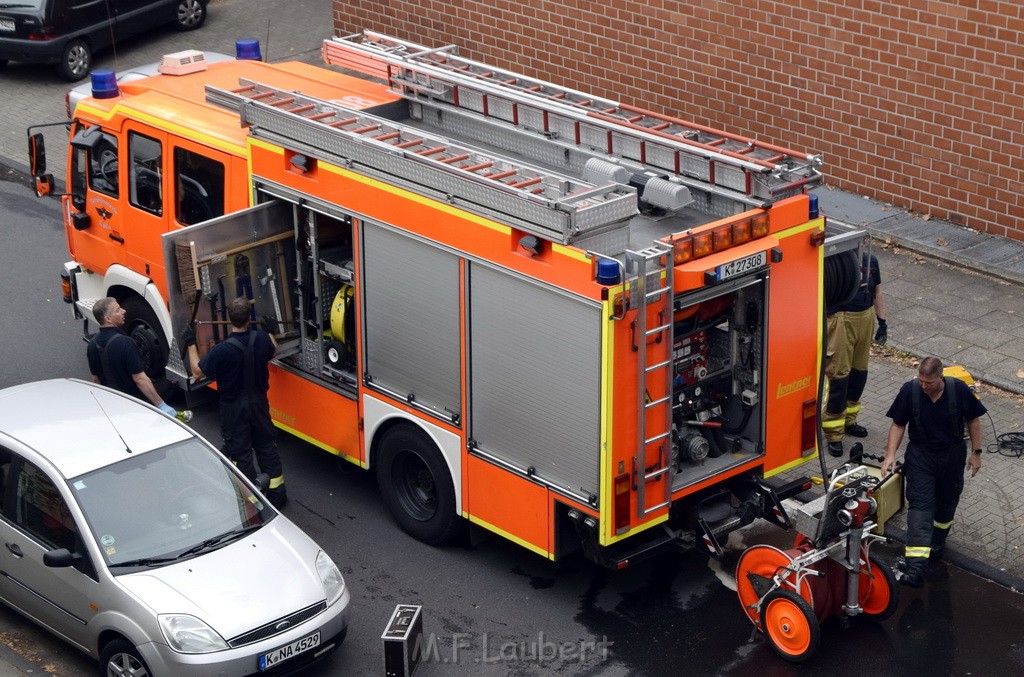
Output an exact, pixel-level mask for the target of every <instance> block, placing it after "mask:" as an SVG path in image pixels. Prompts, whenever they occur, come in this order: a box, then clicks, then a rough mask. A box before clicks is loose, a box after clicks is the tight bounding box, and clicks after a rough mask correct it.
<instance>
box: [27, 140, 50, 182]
mask: <svg viewBox="0 0 1024 677" xmlns="http://www.w3.org/2000/svg"><path fill="white" fill-rule="evenodd" d="M28 164H29V170H30V171H31V173H32V188H33V190H35V193H36V197H44V196H46V195H49V194H50V193H52V192H53V175H52V174H47V173H46V143H45V142H44V141H43V135H42V134H33V135H31V136H30V137H28Z"/></svg>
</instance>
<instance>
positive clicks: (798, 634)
mask: <svg viewBox="0 0 1024 677" xmlns="http://www.w3.org/2000/svg"><path fill="white" fill-rule="evenodd" d="M761 629H762V630H763V631H764V635H765V637H767V638H768V643H769V644H771V645H772V649H774V650H775V653H777V654H779V655H780V656H782V657H783V658H785V659H786V660H787V661H791V662H793V663H803V662H804V661H805V660H807V659H808V658H810V657H811V655H813V654H814V652H815V651H816V650H817V648H818V643H819V642H821V626H820V625H819V624H818V619H817V617H815V615H814V609H812V608H811V605H810V604H808V603H807V600H805V599H804V598H803V597H801V596H800V595H798V594H796V593H795V592H793V591H792V590H782V589H778V590H772V591H771V592H770V593H768V596H767V597H765V599H764V604H763V605H761Z"/></svg>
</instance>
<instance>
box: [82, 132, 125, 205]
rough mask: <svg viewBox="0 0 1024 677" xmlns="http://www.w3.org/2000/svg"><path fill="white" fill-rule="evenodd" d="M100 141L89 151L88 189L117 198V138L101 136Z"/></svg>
mask: <svg viewBox="0 0 1024 677" xmlns="http://www.w3.org/2000/svg"><path fill="white" fill-rule="evenodd" d="M102 137H103V138H102V139H100V141H99V142H98V143H97V144H96V145H94V146H93V147H92V150H91V151H89V187H90V188H92V189H93V190H95V191H99V192H101V193H104V194H106V195H109V196H110V197H118V193H119V191H118V178H117V173H118V171H119V166H120V162H118V159H117V137H116V136H111V135H110V134H102Z"/></svg>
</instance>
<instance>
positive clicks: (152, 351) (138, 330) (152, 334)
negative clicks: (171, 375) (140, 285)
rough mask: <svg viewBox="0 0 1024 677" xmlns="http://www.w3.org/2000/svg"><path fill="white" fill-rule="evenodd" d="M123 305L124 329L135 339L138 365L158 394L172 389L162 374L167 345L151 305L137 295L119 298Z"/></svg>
mask: <svg viewBox="0 0 1024 677" xmlns="http://www.w3.org/2000/svg"><path fill="white" fill-rule="evenodd" d="M121 307H122V308H124V311H125V318H124V333H126V334H128V336H129V337H130V338H131V339H132V340H133V341H135V345H137V346H138V347H139V353H140V355H141V356H142V367H143V369H144V370H145V371H146V376H149V378H150V379H152V381H153V385H154V386H155V387H156V390H157V392H158V393H160V395H161V396H162V397H166V396H167V395H169V394H172V393H173V392H174V384H172V383H171V382H170V381H168V380H167V379H166V378H165V374H164V370H165V369H166V367H167V354H168V350H169V348H170V346H169V344H168V341H167V339H166V338H164V330H163V328H161V326H160V322H158V321H157V319H156V314H155V313H154V312H153V309H152V308H150V307H149V305H148V304H147V303H146V302H145V301H143V300H142V299H141V298H139V297H138V296H129V297H128V298H126V299H124V300H123V301H122V302H121Z"/></svg>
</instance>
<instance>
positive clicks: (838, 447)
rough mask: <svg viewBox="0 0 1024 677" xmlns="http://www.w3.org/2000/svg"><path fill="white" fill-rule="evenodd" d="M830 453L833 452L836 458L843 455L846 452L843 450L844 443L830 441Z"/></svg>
mask: <svg viewBox="0 0 1024 677" xmlns="http://www.w3.org/2000/svg"><path fill="white" fill-rule="evenodd" d="M828 453H830V454H832V455H833V456H835V457H836V458H839V457H840V456H842V455H843V454H844V453H845V452H844V451H843V443H842V442H829V443H828Z"/></svg>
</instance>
